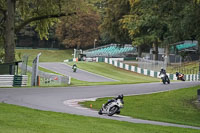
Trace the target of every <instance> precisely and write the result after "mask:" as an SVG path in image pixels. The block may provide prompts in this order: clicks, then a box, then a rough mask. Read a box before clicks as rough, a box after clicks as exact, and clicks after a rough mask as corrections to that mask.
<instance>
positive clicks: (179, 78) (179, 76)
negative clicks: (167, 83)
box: [176, 72, 185, 81]
mask: <svg viewBox="0 0 200 133" xmlns="http://www.w3.org/2000/svg"><path fill="white" fill-rule="evenodd" d="M176 77H177V80H182V81H185V79H184V74H182V73H179V72H176Z"/></svg>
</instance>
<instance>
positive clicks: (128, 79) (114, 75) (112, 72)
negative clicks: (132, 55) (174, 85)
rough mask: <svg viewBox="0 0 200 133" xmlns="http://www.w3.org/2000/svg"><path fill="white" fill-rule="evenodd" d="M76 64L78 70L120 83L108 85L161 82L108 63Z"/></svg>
mask: <svg viewBox="0 0 200 133" xmlns="http://www.w3.org/2000/svg"><path fill="white" fill-rule="evenodd" d="M68 64H70V65H72V64H73V62H70V63H68ZM76 64H77V66H78V69H79V68H80V69H83V70H86V71H89V72H92V73H96V74H99V75H102V76H105V77H108V78H111V79H115V80H118V82H109V83H106V84H135V83H150V82H159V81H160V79H157V78H152V77H150V76H144V75H142V74H138V73H135V72H131V71H127V70H124V69H120V68H117V67H115V66H112V65H109V64H106V63H97V62H77V63H76ZM100 84H101V83H100ZM104 84H105V83H104Z"/></svg>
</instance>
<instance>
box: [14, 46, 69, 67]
mask: <svg viewBox="0 0 200 133" xmlns="http://www.w3.org/2000/svg"><path fill="white" fill-rule="evenodd" d="M39 53H42V54H41V56H40V60H39V61H40V62H63V61H64V60H66V59H71V58H73V57H72V53H73V50H71V49H69V50H40V49H16V58H17V60H21V58H22V56H23V55H24V54H27V55H29V60H28V64H29V65H30V66H32V62H33V59H34V58H35V57H36V56H37V54H39Z"/></svg>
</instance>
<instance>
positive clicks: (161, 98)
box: [81, 86, 200, 127]
mask: <svg viewBox="0 0 200 133" xmlns="http://www.w3.org/2000/svg"><path fill="white" fill-rule="evenodd" d="M198 88H200V86H197V87H192V88H185V89H180V90H173V91H168V92H162V93H155V94H149V95H140V96H125V97H124V103H125V105H124V108H123V109H122V110H121V114H122V115H126V116H131V117H134V118H141V119H148V120H155V121H163V122H170V123H179V124H185V125H193V126H199V127H200V108H197V105H195V103H194V101H195V99H197V89H198ZM107 100H108V98H103V99H98V100H97V101H95V102H92V101H88V102H84V103H81V104H83V105H84V106H86V107H89V105H90V104H92V105H93V108H94V109H100V108H101V106H102V104H103V103H106V101H107Z"/></svg>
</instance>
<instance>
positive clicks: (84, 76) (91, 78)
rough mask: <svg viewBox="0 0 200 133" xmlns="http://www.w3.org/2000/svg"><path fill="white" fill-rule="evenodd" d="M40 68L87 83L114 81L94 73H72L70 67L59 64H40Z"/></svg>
mask: <svg viewBox="0 0 200 133" xmlns="http://www.w3.org/2000/svg"><path fill="white" fill-rule="evenodd" d="M39 66H40V67H43V68H46V69H49V70H51V71H54V72H57V73H60V74H63V75H66V76H70V77H73V78H75V79H78V80H82V81H87V82H109V81H116V80H114V79H110V78H107V77H103V76H100V75H97V74H94V73H90V72H87V71H84V70H81V69H79V68H77V72H73V71H72V67H71V66H69V65H67V64H65V63H59V62H52V63H40V64H39Z"/></svg>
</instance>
